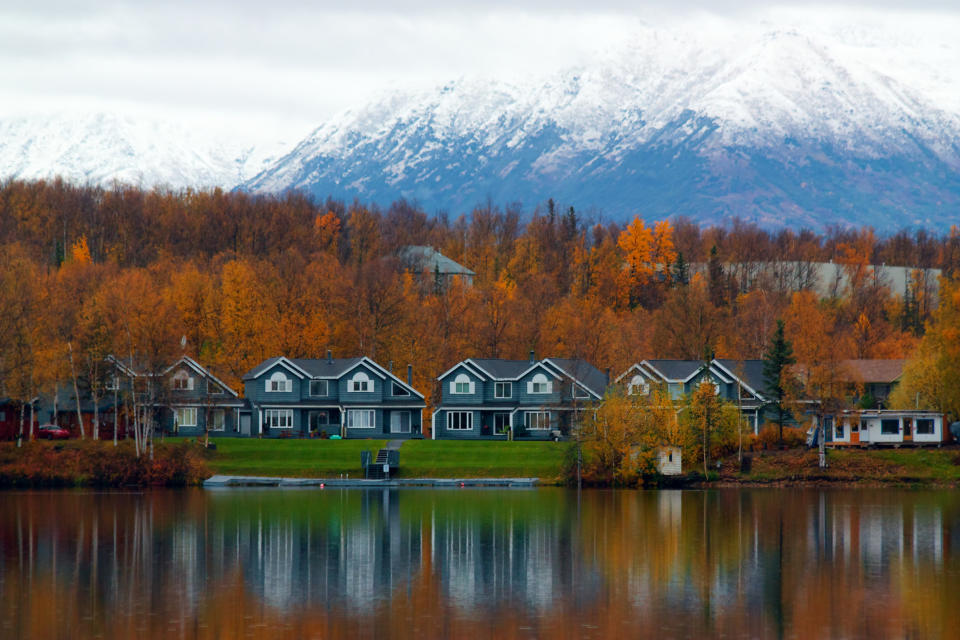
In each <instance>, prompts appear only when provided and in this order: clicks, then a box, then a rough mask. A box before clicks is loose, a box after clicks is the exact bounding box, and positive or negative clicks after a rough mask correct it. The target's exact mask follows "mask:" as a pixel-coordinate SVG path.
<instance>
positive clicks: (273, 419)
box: [263, 409, 293, 429]
mask: <svg viewBox="0 0 960 640" xmlns="http://www.w3.org/2000/svg"><path fill="white" fill-rule="evenodd" d="M263 426H265V427H269V428H271V429H292V428H293V409H267V410H265V411H264V412H263Z"/></svg>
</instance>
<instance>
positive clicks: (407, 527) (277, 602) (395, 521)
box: [0, 489, 960, 640]
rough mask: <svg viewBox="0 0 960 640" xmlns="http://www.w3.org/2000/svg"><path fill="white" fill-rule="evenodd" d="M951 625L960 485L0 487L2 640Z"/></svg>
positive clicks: (956, 592)
mask: <svg viewBox="0 0 960 640" xmlns="http://www.w3.org/2000/svg"><path fill="white" fill-rule="evenodd" d="M703 636H706V637H728V638H740V637H743V638H756V637H771V638H780V637H785V638H823V637H842V638H884V637H892V638H903V637H911V638H927V637H943V638H958V637H960V494H958V492H956V491H898V490H876V491H874V490H855V491H837V490H824V491H820V490H720V491H648V492H635V491H584V492H583V493H582V494H580V495H579V496H578V494H577V492H576V491H571V490H565V489H537V490H476V489H448V490H426V489H423V490H418V489H401V490H359V489H356V490H334V491H332V490H329V489H327V490H290V489H264V490H237V489H231V490H224V491H204V490H200V489H197V490H183V491H152V492H144V493H110V492H105V493H101V492H90V491H78V492H73V491H51V492H19V493H15V492H5V493H0V638H4V639H11V638H121V639H125V638H137V639H138V640H148V639H152V638H357V637H366V638H386V637H401V638H432V637H450V638H481V637H496V638H527V637H569V638H643V637H658V638H687V637H703Z"/></svg>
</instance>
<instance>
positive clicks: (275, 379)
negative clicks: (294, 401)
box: [267, 371, 293, 393]
mask: <svg viewBox="0 0 960 640" xmlns="http://www.w3.org/2000/svg"><path fill="white" fill-rule="evenodd" d="M267 391H269V392H271V393H282V392H289V391H293V380H291V379H290V378H288V377H287V376H286V375H285V374H284V373H283V371H275V372H274V373H273V375H272V376H270V377H269V378H268V379H267Z"/></svg>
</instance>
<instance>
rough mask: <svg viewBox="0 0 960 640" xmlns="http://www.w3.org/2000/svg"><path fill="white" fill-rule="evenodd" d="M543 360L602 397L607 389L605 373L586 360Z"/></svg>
mask: <svg viewBox="0 0 960 640" xmlns="http://www.w3.org/2000/svg"><path fill="white" fill-rule="evenodd" d="M544 362H547V363H549V364H550V365H551V366H553V367H555V368H556V369H558V370H559V371H560V372H561V373H563V374H565V375H567V376H568V377H570V378H571V379H572V380H574V381H575V382H576V383H577V384H579V385H580V386H581V387H583V388H584V389H586V390H587V391H588V392H590V393H591V394H593V395H594V396H596V398H597V399H602V398H603V394H604V393H606V390H607V374H605V373H603V372H601V371H600V370H599V369H597V368H596V367H594V366H593V365H592V364H590V363H589V362H587V361H586V360H581V359H566V358H547V359H546V360H545V361H544Z"/></svg>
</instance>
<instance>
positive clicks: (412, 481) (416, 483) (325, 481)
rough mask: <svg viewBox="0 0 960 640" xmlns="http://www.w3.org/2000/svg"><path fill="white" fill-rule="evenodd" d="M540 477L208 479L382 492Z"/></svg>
mask: <svg viewBox="0 0 960 640" xmlns="http://www.w3.org/2000/svg"><path fill="white" fill-rule="evenodd" d="M538 481H539V479H538V478H391V479H389V480H365V479H363V478H357V479H354V478H262V477H259V476H221V475H216V476H213V477H211V478H207V479H206V480H204V482H203V486H204V487H205V488H208V489H219V488H225V487H320V488H331V489H333V488H338V489H346V488H350V489H382V488H392V487H451V488H458V487H535V486H537V483H538Z"/></svg>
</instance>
